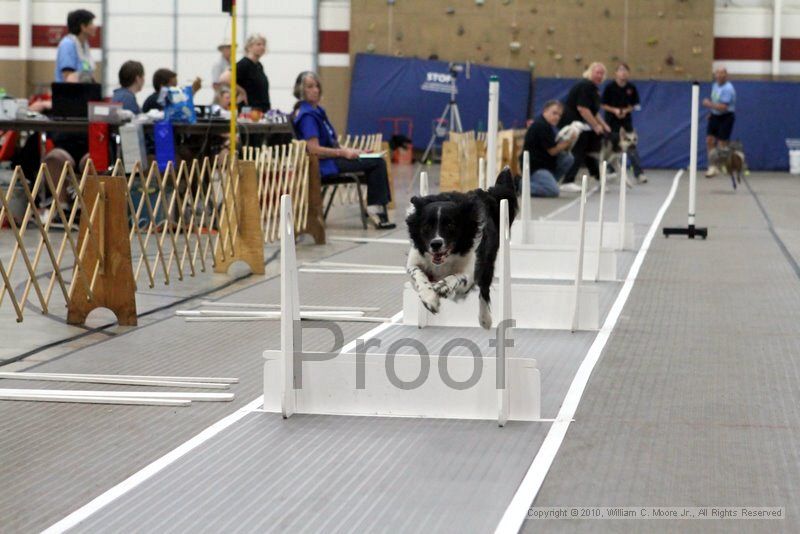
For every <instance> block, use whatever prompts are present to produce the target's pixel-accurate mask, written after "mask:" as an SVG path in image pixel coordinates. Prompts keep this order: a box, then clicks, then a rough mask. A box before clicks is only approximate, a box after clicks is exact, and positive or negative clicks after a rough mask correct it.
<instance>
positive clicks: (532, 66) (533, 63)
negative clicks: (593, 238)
mask: <svg viewBox="0 0 800 534" xmlns="http://www.w3.org/2000/svg"><path fill="white" fill-rule="evenodd" d="M528 68H529V69H531V70H533V69H535V68H536V62H535V61H534V60H532V59H531V60H530V61H528ZM576 272H577V271H576Z"/></svg>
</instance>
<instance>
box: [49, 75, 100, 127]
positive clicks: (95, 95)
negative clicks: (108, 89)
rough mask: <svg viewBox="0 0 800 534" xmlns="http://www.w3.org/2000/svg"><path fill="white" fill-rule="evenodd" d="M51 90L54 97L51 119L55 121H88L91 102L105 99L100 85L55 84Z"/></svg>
mask: <svg viewBox="0 0 800 534" xmlns="http://www.w3.org/2000/svg"><path fill="white" fill-rule="evenodd" d="M50 90H51V92H52V95H53V97H52V98H53V108H52V109H51V111H50V118H52V119H55V120H67V119H83V120H86V119H87V118H88V116H89V102H94V101H99V100H102V99H103V97H102V90H101V88H100V84H99V83H63V82H53V84H52V85H51V86H50Z"/></svg>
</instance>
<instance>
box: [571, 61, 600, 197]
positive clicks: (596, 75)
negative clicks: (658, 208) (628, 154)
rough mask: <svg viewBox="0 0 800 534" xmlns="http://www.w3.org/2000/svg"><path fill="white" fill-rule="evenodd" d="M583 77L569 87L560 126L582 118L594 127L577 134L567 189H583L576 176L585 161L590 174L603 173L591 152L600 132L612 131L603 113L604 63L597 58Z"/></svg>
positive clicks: (598, 175) (597, 174) (595, 175)
mask: <svg viewBox="0 0 800 534" xmlns="http://www.w3.org/2000/svg"><path fill="white" fill-rule="evenodd" d="M583 78H584V79H583V80H581V81H579V82H578V83H576V84H575V85H574V86H573V87H572V89H570V91H569V94H568V95H567V100H566V101H565V102H564V114H563V116H562V117H561V122H559V124H558V127H559V128H563V127H564V126H566V125H567V124H571V123H572V122H573V121H583V122H585V123H586V124H588V125H589V126H590V127H591V130H589V131H586V132H583V133H581V134H580V136H578V141H577V142H576V143H575V146H574V147H572V155H573V156H574V157H575V161H574V162H573V164H572V167H570V169H569V170H568V171H567V174H566V175H565V176H564V183H562V184H561V191H562V192H567V193H577V192H579V191H580V190H581V188H580V187H579V186H578V184H576V183H575V177H576V176H577V175H578V171H579V170H580V168H581V166H583V164H584V163H586V168H587V169H588V170H589V174H591V175H592V176H594V177H595V178H599V177H600V165H599V162H598V161H597V158H596V157H592V156H590V155H589V154H590V153H592V152H599V151H600V138H601V136H604V135H606V134H608V133H611V128H609V127H608V124H606V121H604V120H603V117H601V116H600V84H601V83H603V80H604V79H605V78H606V67H605V65H603V64H602V63H599V62H597V61H595V62H594V63H592V64H591V65H589V68H588V69H586V71H585V72H584V73H583Z"/></svg>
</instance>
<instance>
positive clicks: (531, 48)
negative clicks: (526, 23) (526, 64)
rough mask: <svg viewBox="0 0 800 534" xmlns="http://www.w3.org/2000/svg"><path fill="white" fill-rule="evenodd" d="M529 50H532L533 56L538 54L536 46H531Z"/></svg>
mask: <svg viewBox="0 0 800 534" xmlns="http://www.w3.org/2000/svg"><path fill="white" fill-rule="evenodd" d="M528 50H530V52H531V54H535V53H536V47H535V46H533V45H530V46H529V47H528Z"/></svg>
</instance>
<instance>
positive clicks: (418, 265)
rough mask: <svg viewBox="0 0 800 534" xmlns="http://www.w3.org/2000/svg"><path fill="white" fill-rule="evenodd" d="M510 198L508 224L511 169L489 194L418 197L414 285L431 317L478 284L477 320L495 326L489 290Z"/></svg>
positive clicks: (413, 222) (411, 215)
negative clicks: (504, 202) (443, 300)
mask: <svg viewBox="0 0 800 534" xmlns="http://www.w3.org/2000/svg"><path fill="white" fill-rule="evenodd" d="M503 199H506V200H508V216H509V221H512V222H513V220H514V217H515V216H516V214H517V196H516V189H515V181H514V177H513V176H512V175H511V171H510V170H509V168H508V167H506V168H505V169H503V171H502V172H501V173H500V175H499V176H498V177H497V182H496V183H495V185H494V186H493V187H490V188H489V190H488V191H484V190H482V189H476V190H474V191H470V192H468V193H456V192H452V193H440V194H438V195H428V196H425V197H413V198H412V199H411V206H409V208H408V214H407V217H406V224H407V225H408V233H409V237H410V238H411V242H412V247H411V251H410V252H409V254H408V265H407V270H408V274H409V275H410V276H411V283H412V285H413V287H414V289H415V290H416V292H417V294H418V295H419V298H420V300H422V303H423V305H424V306H425V307H426V308H427V309H428V310H430V312H431V313H438V311H439V300H440V299H441V298H453V299H459V298H463V297H464V296H465V295H466V294H467V293H468V292H469V291H470V290H471V289H472V288H473V287H474V286H475V284H477V285H478V288H479V291H480V295H479V300H480V311H479V313H478V322H479V323H480V325H481V326H482V327H483V328H486V329H489V328H491V326H492V313H491V310H490V309H489V303H490V297H489V291H490V288H491V285H492V279H493V278H494V263H495V259H496V258H497V250H498V248H499V246H500V201H501V200H503Z"/></svg>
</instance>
